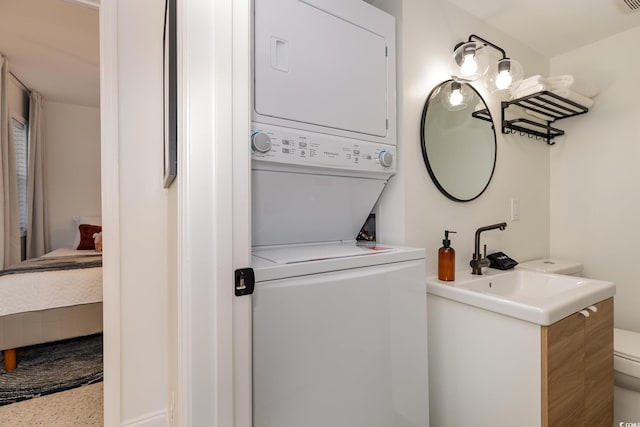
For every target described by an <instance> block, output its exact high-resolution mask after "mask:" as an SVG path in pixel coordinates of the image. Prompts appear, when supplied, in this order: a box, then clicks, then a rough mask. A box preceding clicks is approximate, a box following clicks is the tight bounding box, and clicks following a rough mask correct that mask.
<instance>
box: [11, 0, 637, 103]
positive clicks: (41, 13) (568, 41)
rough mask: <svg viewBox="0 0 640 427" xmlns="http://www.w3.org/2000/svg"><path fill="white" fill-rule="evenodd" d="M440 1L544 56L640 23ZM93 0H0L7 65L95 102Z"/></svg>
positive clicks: (51, 90) (550, 1) (489, 2)
mask: <svg viewBox="0 0 640 427" xmlns="http://www.w3.org/2000/svg"><path fill="white" fill-rule="evenodd" d="M367 1H368V2H369V3H373V4H376V3H381V2H383V1H388V0H367ZM391 1H397V0H391ZM442 1H448V2H449V3H452V4H455V5H456V6H458V7H460V8H462V9H464V10H466V11H467V12H468V13H470V14H472V15H474V16H476V17H478V18H479V19H480V20H482V21H483V22H486V23H487V24H489V25H491V26H493V27H496V28H497V29H500V30H501V31H503V32H505V33H507V34H510V35H511V36H512V37H514V38H515V39H517V40H519V41H521V42H522V43H524V44H525V45H527V46H529V47H531V48H532V49H534V50H536V51H538V52H539V53H541V54H543V55H545V56H548V57H553V56H556V55H558V54H561V53H564V52H567V51H570V50H573V49H575V48H578V47H581V46H584V45H587V44H590V43H593V42H594V41H596V40H600V39H603V38H606V37H608V36H611V35H613V34H616V33H618V32H622V31H625V30H627V29H629V28H632V27H636V26H640V11H635V12H631V11H629V9H628V8H627V7H626V6H621V5H624V1H623V0H536V1H535V2H534V1H532V0H442ZM97 4H99V0H0V52H2V53H3V54H4V55H5V56H7V57H8V58H9V64H10V69H11V70H12V71H13V72H14V73H15V74H16V75H17V76H18V77H19V78H20V80H21V81H22V82H24V83H25V84H26V85H27V86H28V87H29V88H31V89H35V90H37V91H39V92H41V93H42V94H43V96H44V97H45V99H47V100H50V101H56V102H63V103H69V104H77V105H87V106H94V107H97V106H99V96H100V77H99V76H100V66H99V34H98V8H97ZM631 42H632V43H633V45H635V42H636V41H635V40H634V41H631Z"/></svg>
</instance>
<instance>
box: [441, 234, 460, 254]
mask: <svg viewBox="0 0 640 427" xmlns="http://www.w3.org/2000/svg"><path fill="white" fill-rule="evenodd" d="M449 233H454V234H457V233H456V232H455V231H449V230H445V231H444V240H443V241H442V244H443V245H444V248H445V249H447V248H450V247H451V240H449Z"/></svg>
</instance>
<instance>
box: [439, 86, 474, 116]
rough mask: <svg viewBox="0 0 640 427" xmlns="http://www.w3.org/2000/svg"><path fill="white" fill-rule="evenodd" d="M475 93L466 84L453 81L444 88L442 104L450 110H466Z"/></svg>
mask: <svg viewBox="0 0 640 427" xmlns="http://www.w3.org/2000/svg"><path fill="white" fill-rule="evenodd" d="M472 98H473V94H472V93H471V91H470V90H469V88H467V86H466V84H464V83H460V82H457V81H455V80H454V81H452V82H451V83H449V84H448V85H447V86H445V87H444V89H443V90H442V98H441V99H442V101H441V102H442V105H443V106H444V108H446V109H447V110H449V111H458V110H464V109H465V108H467V107H468V106H469V102H471V99H472Z"/></svg>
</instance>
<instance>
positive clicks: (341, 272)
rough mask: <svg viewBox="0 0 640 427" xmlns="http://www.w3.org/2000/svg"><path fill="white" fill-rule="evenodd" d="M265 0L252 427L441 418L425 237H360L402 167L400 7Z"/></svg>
mask: <svg viewBox="0 0 640 427" xmlns="http://www.w3.org/2000/svg"><path fill="white" fill-rule="evenodd" d="M254 4H255V14H254V15H255V20H254V21H255V32H254V81H255V85H254V103H253V104H254V110H253V114H252V135H251V143H252V149H253V152H252V242H253V243H252V244H253V258H252V259H253V261H252V267H253V269H254V272H255V291H254V294H253V426H254V427H316V426H317V427H328V426H331V427H425V426H428V424H429V411H428V402H429V399H428V381H427V372H428V369H427V314H426V283H425V279H424V277H425V271H424V268H425V267H424V250H423V249H411V248H398V247H388V246H385V245H380V244H378V245H376V246H359V245H357V244H356V241H355V237H356V236H357V234H358V232H359V230H360V228H361V227H362V225H363V224H364V223H365V221H366V219H367V217H368V216H369V214H370V212H371V211H372V209H373V208H374V206H375V204H376V202H377V200H378V198H379V196H380V194H381V193H382V191H383V190H384V188H385V186H386V184H387V181H388V180H389V178H390V177H391V176H392V175H393V174H394V173H395V156H396V131H395V123H396V117H395V74H394V73H395V21H394V18H393V17H391V16H389V15H387V14H386V13H384V12H382V11H380V10H378V9H376V8H374V7H372V6H371V5H369V4H367V3H365V2H363V1H360V0H344V1H335V0H255V2H254Z"/></svg>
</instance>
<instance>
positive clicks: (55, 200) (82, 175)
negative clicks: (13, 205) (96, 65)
mask: <svg viewBox="0 0 640 427" xmlns="http://www.w3.org/2000/svg"><path fill="white" fill-rule="evenodd" d="M44 122H45V161H44V164H45V175H44V176H45V209H46V212H47V219H48V225H49V230H48V231H49V234H48V236H47V237H48V248H47V250H51V249H56V248H61V247H67V248H68V247H71V246H72V244H73V240H74V236H75V234H74V233H75V224H74V223H73V220H72V218H73V217H74V216H100V109H99V108H94V107H84V106H79V105H71V104H61V103H57V102H47V101H45V103H44Z"/></svg>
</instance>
